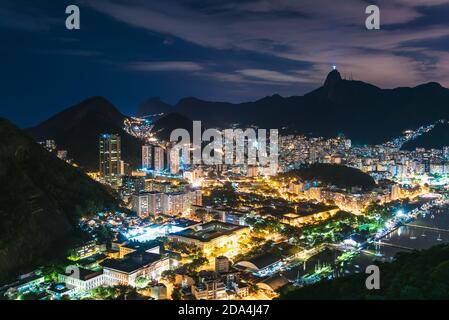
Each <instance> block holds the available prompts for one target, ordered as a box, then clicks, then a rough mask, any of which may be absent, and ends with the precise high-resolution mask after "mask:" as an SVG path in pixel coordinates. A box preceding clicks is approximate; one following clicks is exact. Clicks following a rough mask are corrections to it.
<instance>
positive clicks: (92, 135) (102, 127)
mask: <svg viewBox="0 0 449 320" xmlns="http://www.w3.org/2000/svg"><path fill="white" fill-rule="evenodd" d="M125 118H126V117H125V116H124V115H123V114H121V113H120V112H119V111H118V110H117V109H116V108H115V107H114V105H112V103H110V102H109V101H108V100H106V99H105V98H103V97H93V98H89V99H87V100H85V101H82V102H81V103H79V104H77V105H75V106H73V107H70V108H68V109H66V110H64V111H62V112H60V113H58V114H56V115H54V116H53V117H51V118H50V119H48V120H46V121H44V122H43V123H41V124H39V125H38V126H36V127H33V128H30V129H28V132H29V133H30V134H31V135H32V136H33V137H34V138H35V139H36V140H37V141H41V140H45V139H53V140H55V141H56V145H57V146H58V149H62V150H67V151H68V152H69V157H71V158H73V159H74V160H75V162H76V163H77V164H79V165H80V166H81V167H83V168H84V169H85V170H88V171H98V166H99V136H100V134H103V133H111V134H119V135H120V137H121V139H122V160H124V161H125V162H127V163H129V164H130V165H131V166H133V167H135V166H138V165H139V164H140V159H141V142H140V141H139V140H138V139H137V138H135V137H133V136H131V135H129V134H128V133H126V132H125V131H124V130H123V121H124V120H125Z"/></svg>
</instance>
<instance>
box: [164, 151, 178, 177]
mask: <svg viewBox="0 0 449 320" xmlns="http://www.w3.org/2000/svg"><path fill="white" fill-rule="evenodd" d="M179 153H180V151H179V149H172V148H170V149H167V157H168V166H169V168H170V173H171V174H178V173H179V166H180V160H181V159H180V154H179Z"/></svg>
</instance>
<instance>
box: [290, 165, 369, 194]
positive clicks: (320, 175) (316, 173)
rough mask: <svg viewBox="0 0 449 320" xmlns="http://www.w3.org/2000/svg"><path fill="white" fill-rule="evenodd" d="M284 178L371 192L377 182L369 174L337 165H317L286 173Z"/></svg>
mask: <svg viewBox="0 0 449 320" xmlns="http://www.w3.org/2000/svg"><path fill="white" fill-rule="evenodd" d="M284 176H287V177H289V176H290V177H297V178H300V179H301V180H304V181H319V182H322V183H325V184H330V185H335V186H337V187H339V188H344V189H350V188H352V187H360V188H362V189H364V190H370V189H372V188H374V187H375V186H376V182H375V181H374V179H373V178H372V177H371V176H370V175H369V174H366V173H364V172H362V171H360V170H358V169H356V168H350V167H346V166H342V165H336V164H326V163H315V164H312V165H310V166H307V167H302V168H300V169H296V170H292V171H289V172H287V173H284Z"/></svg>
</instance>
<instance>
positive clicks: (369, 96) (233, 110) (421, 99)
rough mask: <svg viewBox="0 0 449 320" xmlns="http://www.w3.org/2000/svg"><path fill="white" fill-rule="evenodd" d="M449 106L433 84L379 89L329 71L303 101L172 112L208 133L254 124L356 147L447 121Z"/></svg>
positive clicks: (275, 99) (202, 105)
mask: <svg viewBox="0 0 449 320" xmlns="http://www.w3.org/2000/svg"><path fill="white" fill-rule="evenodd" d="M448 104H449V89H447V88H444V87H442V86H440V85H439V84H438V83H434V82H430V83H427V84H422V85H419V86H416V87H413V88H406V87H401V88H395V89H381V88H378V87H376V86H373V85H371V84H368V83H365V82H362V81H356V80H346V79H343V78H342V77H341V75H340V73H339V71H338V70H332V71H331V72H330V73H329V74H328V75H327V77H326V80H325V81H324V84H323V85H322V86H321V87H319V88H318V89H316V90H313V91H312V92H309V93H307V94H305V95H303V96H292V97H281V96H280V95H273V96H268V97H265V98H263V99H260V100H257V101H254V102H245V103H239V104H233V103H227V102H210V101H204V100H200V99H197V98H193V97H188V98H184V99H181V100H180V101H179V102H178V103H177V104H176V105H175V106H174V108H173V111H175V112H178V113H181V114H183V115H185V116H187V117H189V118H190V119H192V120H202V121H203V122H204V123H205V126H207V127H214V126H218V127H223V126H229V125H231V124H233V123H239V124H241V125H244V126H248V125H250V124H256V125H258V126H260V127H263V128H282V127H288V128H289V129H290V131H292V132H298V133H312V134H314V135H320V136H335V135H336V134H338V133H343V134H345V135H346V136H347V137H349V138H351V139H353V141H354V142H355V143H381V142H384V141H385V140H387V139H391V138H392V137H396V136H399V135H401V133H402V131H403V130H405V129H410V128H417V127H419V126H421V125H423V124H428V123H432V122H435V121H436V120H439V119H445V118H446V119H449V108H447V105H448Z"/></svg>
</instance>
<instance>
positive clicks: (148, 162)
mask: <svg viewBox="0 0 449 320" xmlns="http://www.w3.org/2000/svg"><path fill="white" fill-rule="evenodd" d="M152 165H153V150H152V146H151V145H146V146H142V168H144V169H150V168H152Z"/></svg>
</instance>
